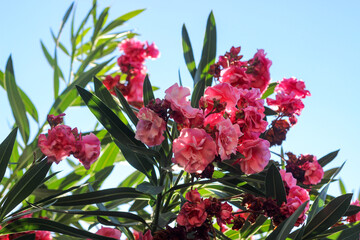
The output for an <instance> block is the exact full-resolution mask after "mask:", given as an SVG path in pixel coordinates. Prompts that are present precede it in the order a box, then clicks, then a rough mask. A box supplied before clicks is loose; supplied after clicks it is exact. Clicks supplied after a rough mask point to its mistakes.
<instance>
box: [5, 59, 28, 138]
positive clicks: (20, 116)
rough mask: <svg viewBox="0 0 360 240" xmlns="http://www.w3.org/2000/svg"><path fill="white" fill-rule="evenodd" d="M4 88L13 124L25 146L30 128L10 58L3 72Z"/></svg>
mask: <svg viewBox="0 0 360 240" xmlns="http://www.w3.org/2000/svg"><path fill="white" fill-rule="evenodd" d="M5 86H6V92H7V95H8V99H9V103H10V106H11V110H12V112H13V115H14V118H15V123H16V125H17V126H18V127H19V130H20V133H21V136H22V139H23V140H24V143H25V144H26V143H27V142H28V140H29V134H30V128H29V121H28V118H27V116H26V109H25V105H24V102H23V101H22V99H21V95H20V93H19V89H18V86H17V85H16V82H15V75H14V68H13V63H12V58H11V56H10V57H9V58H8V61H7V64H6V70H5Z"/></svg>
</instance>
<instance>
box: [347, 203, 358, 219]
mask: <svg viewBox="0 0 360 240" xmlns="http://www.w3.org/2000/svg"><path fill="white" fill-rule="evenodd" d="M351 205H354V206H359V207H360V203H359V200H356V201H355V202H352V203H351ZM346 221H347V222H357V221H360V212H358V213H356V214H354V215H351V216H348V217H347V218H346Z"/></svg>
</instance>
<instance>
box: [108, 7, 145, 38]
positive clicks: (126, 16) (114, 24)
mask: <svg viewBox="0 0 360 240" xmlns="http://www.w3.org/2000/svg"><path fill="white" fill-rule="evenodd" d="M144 10H145V9H138V10H134V11H131V12H128V13H126V14H124V15H122V16H120V17H118V18H116V19H115V20H113V21H112V22H111V23H109V24H108V25H107V26H106V27H105V28H104V30H102V32H101V34H105V33H107V32H110V31H111V30H113V29H114V28H116V27H118V26H121V25H122V24H123V23H125V22H126V21H128V20H130V19H131V18H133V17H135V16H137V15H138V14H140V13H142V12H143V11H144Z"/></svg>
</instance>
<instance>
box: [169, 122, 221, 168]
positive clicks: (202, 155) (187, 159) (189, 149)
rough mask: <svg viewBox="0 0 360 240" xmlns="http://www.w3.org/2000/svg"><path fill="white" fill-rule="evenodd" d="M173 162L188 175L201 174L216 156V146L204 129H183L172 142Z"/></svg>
mask: <svg viewBox="0 0 360 240" xmlns="http://www.w3.org/2000/svg"><path fill="white" fill-rule="evenodd" d="M173 153H174V158H173V162H174V163H176V164H179V165H180V166H181V167H183V168H184V169H185V171H187V172H188V173H195V172H197V173H201V172H202V171H204V169H205V168H206V166H207V165H208V164H209V163H211V162H212V161H213V160H214V158H215V155H216V144H215V142H214V140H213V139H212V138H211V136H210V135H209V134H207V133H206V132H205V130H204V129H198V128H184V129H182V130H181V132H180V136H179V137H178V138H177V139H175V140H174V142H173Z"/></svg>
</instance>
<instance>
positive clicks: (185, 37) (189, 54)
mask: <svg viewBox="0 0 360 240" xmlns="http://www.w3.org/2000/svg"><path fill="white" fill-rule="evenodd" d="M181 36H182V47H183V53H184V58H185V63H186V67H187V69H188V70H189V72H190V74H191V76H192V78H193V79H194V78H195V73H196V64H195V59H194V53H193V50H192V47H191V42H190V38H189V34H188V32H187V30H186V27H185V24H184V25H183V27H182V33H181ZM179 76H180V72H179ZM180 82H181V81H180Z"/></svg>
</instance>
